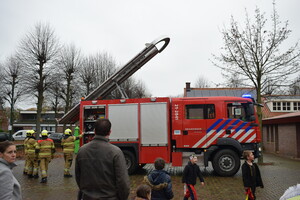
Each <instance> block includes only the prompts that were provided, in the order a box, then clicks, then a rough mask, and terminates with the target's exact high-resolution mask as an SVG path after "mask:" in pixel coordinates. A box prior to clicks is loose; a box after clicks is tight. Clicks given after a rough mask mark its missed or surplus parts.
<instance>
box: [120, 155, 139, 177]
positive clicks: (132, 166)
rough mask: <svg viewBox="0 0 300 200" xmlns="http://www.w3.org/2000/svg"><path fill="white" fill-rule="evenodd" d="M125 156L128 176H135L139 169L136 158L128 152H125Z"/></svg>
mask: <svg viewBox="0 0 300 200" xmlns="http://www.w3.org/2000/svg"><path fill="white" fill-rule="evenodd" d="M123 154H124V157H125V161H126V166H127V170H128V174H133V173H134V172H135V170H136V169H137V167H138V164H137V162H136V159H135V156H134V155H133V153H132V152H130V151H127V150H123Z"/></svg>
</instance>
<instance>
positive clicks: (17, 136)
mask: <svg viewBox="0 0 300 200" xmlns="http://www.w3.org/2000/svg"><path fill="white" fill-rule="evenodd" d="M27 131H28V130H19V131H17V132H15V133H14V134H13V135H12V137H13V138H14V140H25V138H26V133H27Z"/></svg>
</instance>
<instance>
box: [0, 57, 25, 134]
mask: <svg viewBox="0 0 300 200" xmlns="http://www.w3.org/2000/svg"><path fill="white" fill-rule="evenodd" d="M21 73H22V65H21V62H20V60H19V59H18V58H17V57H16V56H11V57H9V58H7V60H6V62H5V64H4V67H3V75H2V76H3V77H2V82H3V85H2V90H3V96H2V98H3V99H4V100H5V101H6V102H7V103H8V104H9V105H10V128H11V129H10V136H11V134H12V127H13V122H14V119H15V118H14V108H15V104H16V102H17V101H18V100H19V98H20V97H21V96H22V95H23V94H24V90H23V89H22V85H21V84H20V77H21Z"/></svg>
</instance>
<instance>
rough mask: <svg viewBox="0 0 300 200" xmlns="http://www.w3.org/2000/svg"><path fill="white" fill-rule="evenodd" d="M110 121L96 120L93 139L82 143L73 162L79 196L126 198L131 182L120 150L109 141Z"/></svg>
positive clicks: (88, 199)
mask: <svg viewBox="0 0 300 200" xmlns="http://www.w3.org/2000/svg"><path fill="white" fill-rule="evenodd" d="M110 132H111V123H110V121H109V120H108V119H99V120H97V121H96V123H95V137H94V139H93V140H92V141H91V142H89V143H87V144H85V145H83V146H82V147H81V148H80V149H79V152H78V155H77V157H76V163H75V174H76V182H77V185H78V187H79V189H80V197H79V199H83V200H91V199H93V200H95V199H108V200H115V199H116V200H123V199H124V200H125V199H127V198H128V196H129V191H130V183H129V176H128V172H127V168H126V162H125V158H124V154H123V152H122V151H121V150H120V148H119V147H117V146H115V145H112V144H110V143H109V142H108V137H109V135H110Z"/></svg>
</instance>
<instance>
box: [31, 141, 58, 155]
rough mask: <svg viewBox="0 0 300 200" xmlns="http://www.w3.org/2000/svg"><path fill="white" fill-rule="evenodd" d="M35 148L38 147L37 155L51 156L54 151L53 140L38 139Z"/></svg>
mask: <svg viewBox="0 0 300 200" xmlns="http://www.w3.org/2000/svg"><path fill="white" fill-rule="evenodd" d="M35 149H39V150H40V151H39V157H51V156H52V154H53V152H54V151H55V146H54V142H53V140H51V139H49V138H47V139H45V140H38V144H37V145H36V147H35Z"/></svg>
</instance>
